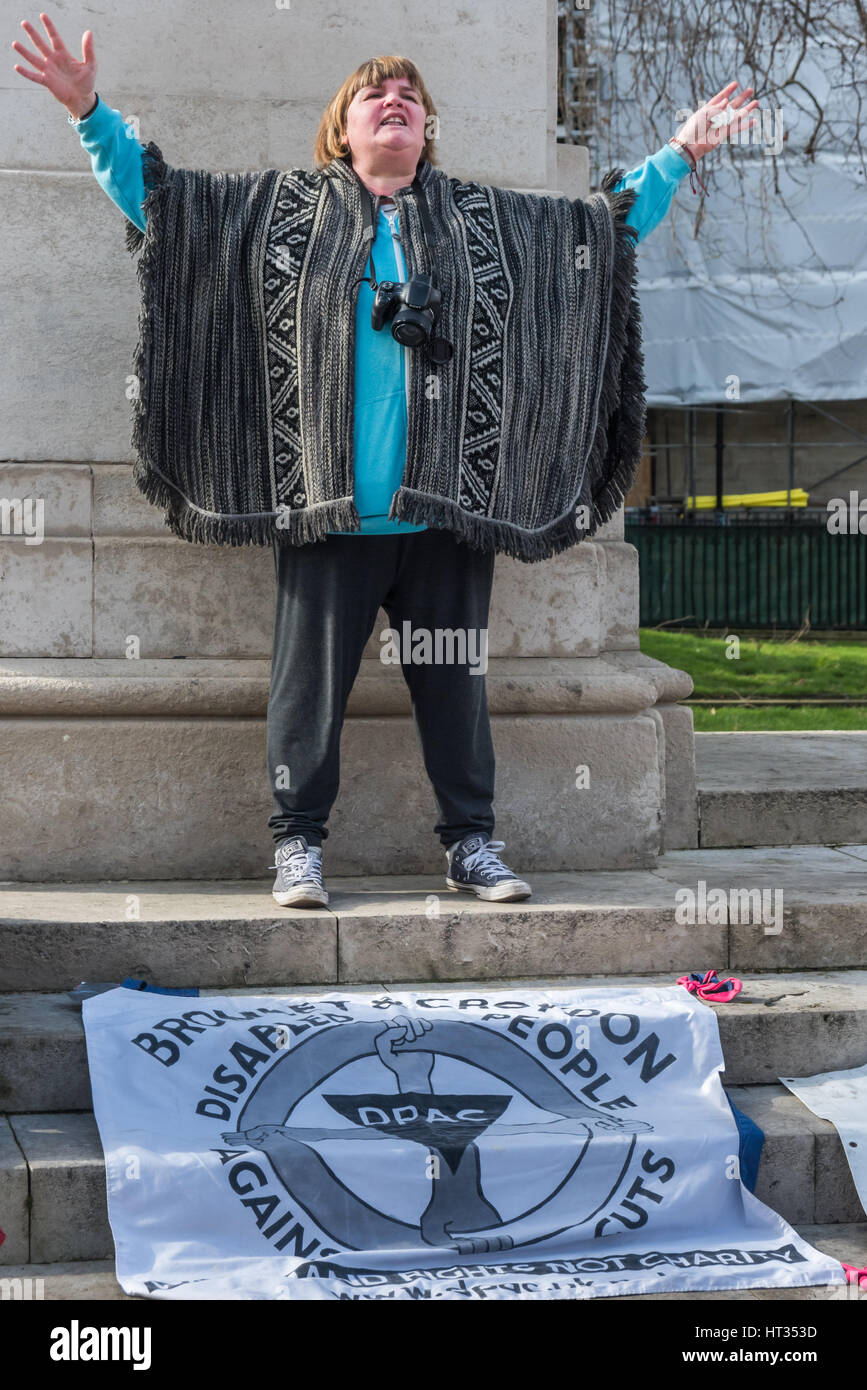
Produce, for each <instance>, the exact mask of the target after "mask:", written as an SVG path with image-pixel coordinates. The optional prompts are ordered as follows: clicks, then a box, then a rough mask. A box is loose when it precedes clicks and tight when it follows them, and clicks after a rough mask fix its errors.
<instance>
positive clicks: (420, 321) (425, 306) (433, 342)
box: [370, 275, 451, 356]
mask: <svg viewBox="0 0 867 1390" xmlns="http://www.w3.org/2000/svg"><path fill="white" fill-rule="evenodd" d="M442 300H443V297H442V291H441V290H440V288H439V286H438V285H437V284H436V276H435V275H413V276H412V278H411V279H410V280H406V281H403V282H401V283H400V284H396V283H395V281H394V280H382V281H380V283H379V284H378V285H377V287H376V292H375V294H374V299H373V309H372V311H371V316H370V319H371V323H372V324H373V327H374V328H375V329H377V331H379V330H380V329H382V328H383V327H384V325H385V323H386V321H387V320H390V321H391V336H392V337H393V338H394V339H395V341H396V342H398V343H401V344H402V345H403V346H404V347H420V346H421V345H422V344H423V343H427V342H428V340H430V347H431V349H432V350H435V349H438V346H439V344H441V343H442V341H443V340H442V339H441V338H431V337H430V333H431V329H432V328H433V326H434V323H435V322H436V320H437V318H438V317H439V313H440V309H441V307H442ZM449 356H451V354H449Z"/></svg>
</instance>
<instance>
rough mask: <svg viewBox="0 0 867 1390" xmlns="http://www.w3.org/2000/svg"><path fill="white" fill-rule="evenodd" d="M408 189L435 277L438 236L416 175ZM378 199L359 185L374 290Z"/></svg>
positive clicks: (364, 235) (419, 180)
mask: <svg viewBox="0 0 867 1390" xmlns="http://www.w3.org/2000/svg"><path fill="white" fill-rule="evenodd" d="M410 189H411V190H412V192H413V193H414V194H415V196H416V206H417V208H418V213H419V218H420V220H421V227H422V236H423V237H424V244H425V246H426V248H427V250H428V252H429V253H431V270H432V273H433V275H434V276H436V267H435V266H434V264H433V255H432V248H433V246H434V245H435V244H436V242H437V241H439V234H438V232H437V229H436V227H435V226H434V223H433V219H432V218H431V215H430V209H429V207H428V205H427V198H426V197H425V191H424V187H423V185H422V182H421V179H420V178H419V177H418V174H416V176H415V178H414V179H413V181H412V183H411V184H410ZM379 198H380V195H379V194H377V195H376V197H374V196H373V194H372V193H371V191H370V189H369V188H367V187H366V185H365V184H361V215H362V219H363V233H362V238H363V241H364V244H365V245H367V246H368V247H369V248H370V250H369V251H368V256H369V259H370V270H371V281H372V288H374V289H375V288H376V269H375V267H374V264H373V254H372V250H373V242H374V239H375V237H376V219H377V218H378V216H379Z"/></svg>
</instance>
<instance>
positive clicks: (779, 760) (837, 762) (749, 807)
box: [695, 730, 867, 848]
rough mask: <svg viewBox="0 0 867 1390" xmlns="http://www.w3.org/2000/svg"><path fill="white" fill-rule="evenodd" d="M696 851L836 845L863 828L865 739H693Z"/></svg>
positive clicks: (828, 735)
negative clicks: (700, 847) (699, 848)
mask: <svg viewBox="0 0 867 1390" xmlns="http://www.w3.org/2000/svg"><path fill="white" fill-rule="evenodd" d="M695 767H696V783H697V786H698V797H699V817H700V829H699V835H700V839H699V843H700V844H701V845H703V846H705V847H706V848H724V847H731V846H735V845H805V844H826V845H827V844H843V843H846V842H848V841H853V840H857V839H859V838H860V837H861V836H862V835H863V833H864V826H865V825H867V731H864V730H852V731H849V732H831V731H828V732H825V731H818V732H812V731H810V732H808V731H805V730H799V731H798V732H797V733H787V732H784V731H779V732H762V733H759V732H756V733H721V734H714V733H707V734H696V736H695Z"/></svg>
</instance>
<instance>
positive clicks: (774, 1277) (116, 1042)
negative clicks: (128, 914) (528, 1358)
mask: <svg viewBox="0 0 867 1390" xmlns="http://www.w3.org/2000/svg"><path fill="white" fill-rule="evenodd" d="M84 1022H85V1028H86V1034H87V1051H88V1059H89V1064H90V1072H91V1078H92V1084H93V1099H94V1109H95V1112H96V1118H97V1122H98V1124H99V1130H100V1134H101V1136H102V1143H103V1148H104V1150H105V1157H106V1168H107V1179H108V1206H109V1216H110V1219H111V1225H112V1230H113V1232H114V1238H115V1244H116V1250H117V1275H118V1279H119V1281H120V1283H121V1284H122V1285H123V1287H124V1289H126V1290H127V1292H129V1293H137V1294H148V1295H151V1296H153V1297H156V1298H210V1299H213V1298H217V1299H226V1298H250V1299H276V1298H308V1299H309V1298H413V1297H416V1298H430V1297H441V1298H546V1299H547V1298H581V1297H598V1296H605V1295H611V1294H618V1293H648V1292H654V1293H655V1292H661V1291H674V1290H703V1289H742V1288H753V1287H762V1288H764V1287H796V1286H801V1285H805V1284H841V1285H842V1284H843V1283H844V1282H845V1280H844V1275H843V1271H842V1269H841V1266H840V1264H839V1263H838V1262H837V1261H836V1260H832V1259H830V1258H829V1257H828V1256H825V1255H822V1254H821V1253H820V1252H818V1251H817V1250H814V1249H813V1248H812V1247H811V1246H809V1245H807V1244H806V1243H805V1242H804V1241H803V1240H801V1239H800V1238H799V1237H798V1236H797V1234H796V1233H795V1232H794V1231H793V1230H792V1229H791V1227H790V1226H788V1225H787V1224H786V1222H785V1221H783V1220H782V1218H781V1217H779V1216H777V1215H776V1214H775V1213H774V1212H772V1211H771V1210H770V1209H769V1208H768V1207H766V1206H764V1205H763V1204H762V1203H761V1202H759V1201H758V1200H757V1199H756V1198H755V1197H753V1196H752V1194H751V1193H750V1192H749V1191H748V1189H747V1188H746V1187H745V1186H744V1184H743V1183H742V1182H741V1180H740V1176H739V1173H738V1132H737V1127H736V1125H735V1121H734V1118H733V1116H732V1113H731V1110H730V1108H729V1105H728V1103H727V1100H726V1096H725V1092H724V1091H723V1089H722V1086H721V1083H720V1077H719V1072H720V1069H721V1067H722V1065H723V1058H722V1052H721V1049H720V1042H719V1032H718V1027H717V1020H716V1017H715V1015H714V1012H713V1010H712V1009H710V1008H709V1007H708V1006H707V1005H705V1004H702V1003H700V1002H699V1001H698V1000H696V999H694V998H693V997H692V996H690V995H689V994H687V992H686V991H685V990H683V989H681V988H679V987H678V986H670V987H668V988H665V989H654V988H642V989H624V990H622V991H619V992H617V993H614V992H612V991H610V990H601V989H592V988H588V989H581V990H577V991H569V990H556V991H551V992H546V991H543V990H525V989H523V988H522V987H520V986H515V988H514V989H512V990H511V991H510V992H508V993H507V992H503V991H502V990H500V991H492V992H490V993H487V994H486V995H485V996H484V997H479V995H478V994H475V995H471V994H470V993H469V992H468V991H467V992H463V993H462V992H461V991H460V990H459V989H456V990H453V991H451V992H449V993H441V992H430V993H427V994H419V993H416V992H406V991H403V990H401V991H399V992H396V994H395V995H394V996H388V995H376V994H349V995H341V994H340V993H335V994H334V995H332V996H329V997H327V998H318V999H309V1000H308V999H304V998H300V997H298V996H288V995H261V996H250V995H243V996H238V995H235V996H222V997H217V996H211V997H201V998H198V999H189V998H185V999H180V998H179V999H167V998H165V997H160V996H157V995H153V994H150V995H149V994H146V993H135V992H132V991H130V990H126V989H116V990H112V991H110V992H109V993H106V994H102V995H98V996H96V997H95V998H92V999H89V1000H87V1001H86V1002H85V1004H84Z"/></svg>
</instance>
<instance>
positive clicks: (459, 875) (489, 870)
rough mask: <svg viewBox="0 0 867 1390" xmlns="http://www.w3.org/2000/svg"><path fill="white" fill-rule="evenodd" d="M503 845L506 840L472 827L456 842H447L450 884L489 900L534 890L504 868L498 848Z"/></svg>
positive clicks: (510, 899) (521, 895) (514, 897)
mask: <svg viewBox="0 0 867 1390" xmlns="http://www.w3.org/2000/svg"><path fill="white" fill-rule="evenodd" d="M505 847H506V845H505V841H503V840H492V839H491V837H490V835H488V833H487V832H486V831H484V830H477V831H474V832H473V834H472V835H465V836H464V838H463V839H462V840H459V841H458V843H457V844H456V845H449V847H448V849H447V850H446V858H447V859H448V865H449V866H448V870H447V871H446V883H447V884H448V886H449V888H464V889H466V890H468V891H469V892H470V893H475V895H476V897H477V898H484V899H485V901H486V902H492V903H504V902H514V901H516V900H517V899H519V898H529V896H530V894H531V893H532V891H533V890H532V888H531V887H530V885H529V883H525V882H524V880H523V879H522V878H518V876H517V875H516V874H513V873H512V870H511V869H507V868H506V866H505V864H504V863H503V862H502V860H501V859H500V857H499V854H498V851H499V850H501V849H505Z"/></svg>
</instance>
